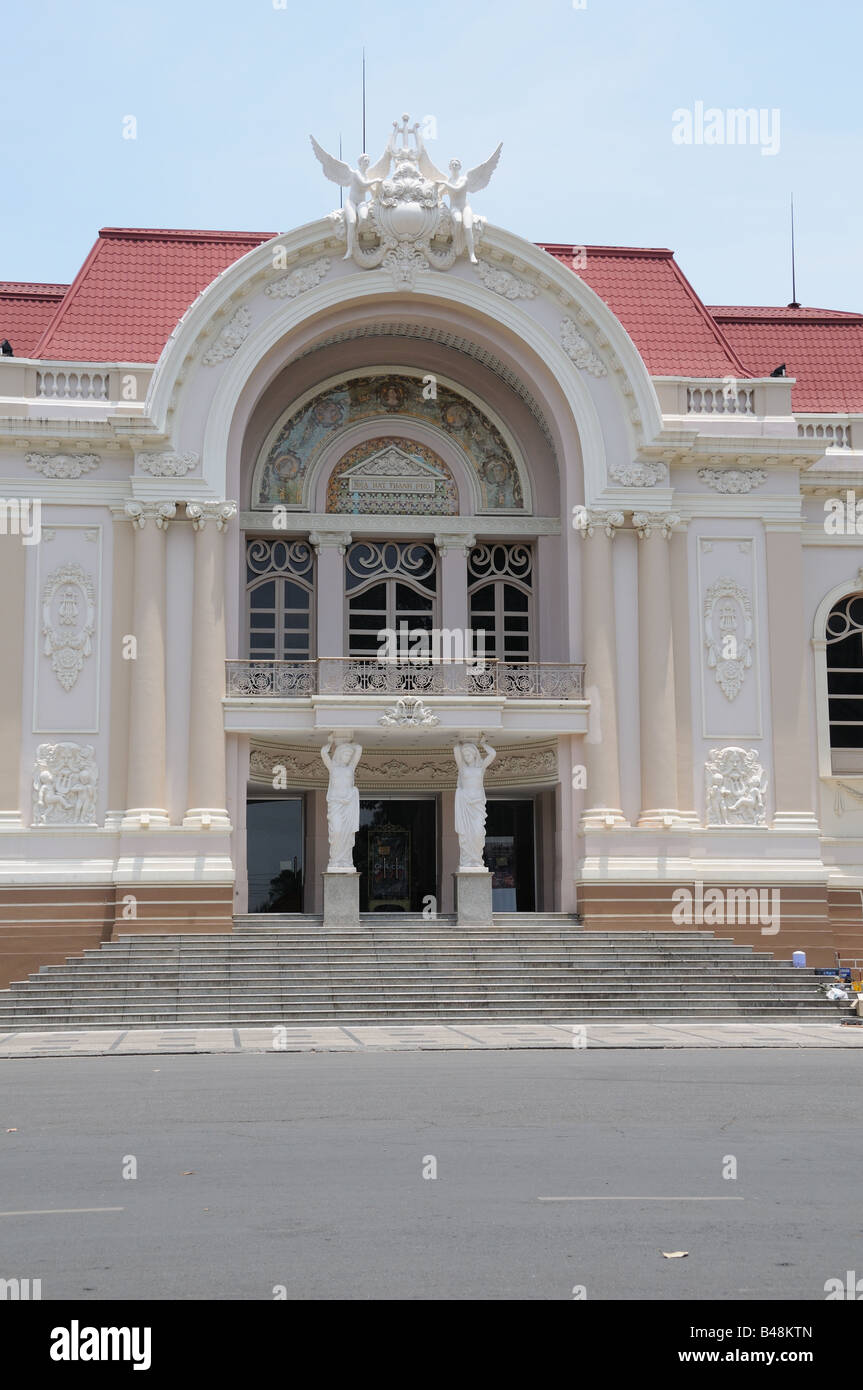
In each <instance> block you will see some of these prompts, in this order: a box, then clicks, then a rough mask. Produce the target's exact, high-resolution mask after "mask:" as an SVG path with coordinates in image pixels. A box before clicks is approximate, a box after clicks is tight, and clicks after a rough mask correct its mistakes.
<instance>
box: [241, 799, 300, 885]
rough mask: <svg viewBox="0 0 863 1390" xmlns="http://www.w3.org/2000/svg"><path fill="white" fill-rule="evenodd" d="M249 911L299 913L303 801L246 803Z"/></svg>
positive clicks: (284, 800) (270, 800)
mask: <svg viewBox="0 0 863 1390" xmlns="http://www.w3.org/2000/svg"><path fill="white" fill-rule="evenodd" d="M246 866H247V872H248V878H249V912H302V910H303V798H302V797H301V796H295V797H293V796H292V797H270V798H269V799H268V800H260V801H248V802H247V803H246Z"/></svg>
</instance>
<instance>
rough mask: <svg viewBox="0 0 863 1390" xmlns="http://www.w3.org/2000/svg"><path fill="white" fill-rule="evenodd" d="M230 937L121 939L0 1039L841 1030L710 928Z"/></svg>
mask: <svg viewBox="0 0 863 1390" xmlns="http://www.w3.org/2000/svg"><path fill="white" fill-rule="evenodd" d="M236 925H237V929H236V930H235V931H234V932H233V933H224V934H220V933H183V934H180V935H171V934H168V933H159V934H158V935H149V934H142V933H130V934H129V935H126V936H123V937H122V938H120V939H119V940H118V941H114V942H110V943H106V944H105V945H103V946H102V947H100V948H99V949H98V950H97V949H90V950H88V951H86V952H85V953H84V955H83V956H82V957H75V958H72V959H70V960H69V961H68V962H67V963H66V964H64V965H55V966H47V967H44V968H43V969H42V970H41V971H39V972H38V974H35V975H33V976H31V977H30V979H29V980H28V981H21V982H16V983H15V984H14V985H13V987H12V988H11V989H10V990H6V991H3V992H0V1029H6V1030H11V1031H21V1030H28V1031H36V1030H39V1029H41V1028H43V1027H45V1028H48V1029H52V1028H53V1029H69V1028H79V1027H114V1028H116V1027H135V1026H154V1027H155V1026H168V1027H186V1026H196V1025H197V1026H206V1025H210V1026H226V1025H231V1024H233V1025H235V1026H240V1025H243V1024H246V1025H250V1026H251V1025H253V1024H260V1025H262V1026H274V1025H275V1024H277V1023H290V1022H296V1023H300V1024H302V1023H313V1022H314V1023H318V1024H320V1023H327V1022H328V1021H330V1022H340V1023H349V1022H351V1021H353V1022H357V1023H363V1022H365V1023H373V1022H380V1021H386V1022H412V1021H413V1022H415V1021H423V1022H429V1021H433V1020H435V1019H446V1020H447V1021H455V1020H459V1019H461V1020H462V1021H470V1020H471V1019H475V1020H476V1019H479V1020H483V1021H495V1020H501V1021H508V1022H517V1021H528V1022H529V1021H531V1020H548V1019H560V1018H562V1019H564V1020H567V1019H573V1020H578V1019H584V1018H591V1019H600V1018H609V1019H611V1018H648V1017H656V1018H672V1017H682V1018H693V1019H697V1018H723V1017H725V1018H747V1019H751V1018H758V1017H762V1018H781V1017H783V1016H784V1017H789V1018H795V1019H799V1018H801V1017H807V1018H821V1019H826V1020H828V1021H829V1020H831V1019H834V1018H835V1017H836V1016H837V1009H836V1006H835V1005H831V1004H830V1003H829V1002H828V1001H826V1000H825V999H824V997H823V995H822V993H821V992H820V990H819V989H818V987H817V985H816V982H815V976H814V974H813V972H811V971H798V970H795V969H794V968H793V967H792V966H791V965H790V963H789V962H787V961H777V960H775V959H774V958H773V956H772V955H771V954H770V953H768V952H754V951H753V950H752V948H751V947H750V946H738V945H735V944H734V943H733V942H732V941H731V940H730V939H727V938H721V937H716V936H714V935H712V934H711V933H710V932H709V931H692V932H664V931H663V932H650V931H648V932H637V931H633V932H626V933H613V932H584V930H583V929H582V928H580V927H578V926H577V925H575V924H574V923H573V921H572V919H571V918H568V917H566V916H564V915H561V916H559V917H557V918H555V917H552V916H551V915H550V914H544V915H543V917H542V918H541V919H538V918H535V917H529V918H526V919H524V920H522V921H517V920H514V919H512V918H510V919H509V920H508V921H506V924H505V926H502V925H501V924H500V923H499V922H496V923H495V925H494V926H493V927H491V928H488V929H477V930H473V931H465V930H463V929H459V928H457V927H456V926H455V925H454V924H451V923H449V922H446V921H442V920H441V919H437V920H436V921H434V922H431V923H430V922H427V921H424V920H423V919H421V918H415V919H414V920H406V919H405V918H404V917H403V916H401V915H400V914H397V915H392V916H390V915H389V914H388V915H387V918H386V920H381V919H380V917H378V916H375V917H374V918H373V919H372V920H371V921H366V920H365V919H364V920H363V922H362V923H361V924H360V925H359V926H358V927H356V928H349V929H339V930H338V931H330V930H325V929H324V928H323V927H320V926H317V925H316V924H315V923H314V922H310V920H309V918H306V917H303V918H296V919H285V920H284V922H282V923H281V924H279V925H272V922H271V921H268V923H267V926H266V928H265V929H263V930H262V929H261V925H260V923H259V922H258V921H253V922H252V923H250V924H249V925H248V926H245V925H244V924H243V923H242V922H239V921H238V923H237V924H236Z"/></svg>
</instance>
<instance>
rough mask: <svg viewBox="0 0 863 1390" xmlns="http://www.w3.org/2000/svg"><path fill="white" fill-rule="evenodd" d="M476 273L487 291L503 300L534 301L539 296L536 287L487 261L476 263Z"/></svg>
mask: <svg viewBox="0 0 863 1390" xmlns="http://www.w3.org/2000/svg"><path fill="white" fill-rule="evenodd" d="M476 273H477V275H478V276H479V278H480V280H482V283H483V284H484V285H485V287H486V289H487V290H493V291H494V293H495V294H499V295H502V296H503V298H504V299H535V298H536V296H537V295H538V294H539V290H538V288H537V286H536V285H531V284H530V283H529V281H527V280H523V279H522V278H521V276H520V275H513V273H512V271H511V270H504V269H503V268H502V267H501V266H496V265H491V263H490V262H489V261H477V266H476Z"/></svg>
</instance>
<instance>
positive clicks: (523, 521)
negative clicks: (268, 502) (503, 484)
mask: <svg viewBox="0 0 863 1390" xmlns="http://www.w3.org/2000/svg"><path fill="white" fill-rule="evenodd" d="M163 491H164V489H163ZM240 526H241V528H242V529H243V530H244V531H260V532H263V533H264V534H265V535H273V536H287V535H295V534H297V533H298V532H299V533H301V534H303V535H305V534H310V533H311V532H313V531H314V532H316V533H323V534H332V535H336V534H345V535H347V534H353V535H355V536H356V535H360V534H362V535H369V536H377V535H379V534H380V532H381V529H382V526H385V527H386V530H387V533H388V534H392V535H393V536H396V535H399V534H403V535H428V534H429V532H431V533H441V534H445V535H447V536H450V537H453V536H465V537H467V536H478V537H480V538H481V537H483V536H556V535H559V534H560V531H561V521H560V517H556V516H520V515H517V514H513V515H512V516H501V515H500V514H497V515H494V516H470V515H468V516H465V515H462V516H424V515H421V516H387V517H382V516H378V515H376V514H373V513H370V514H368V515H366V516H354V515H353V514H352V513H347V512H345V513H339V512H288V513H287V525H286V526H276V525H275V524H274V522H273V517H272V513H271V512H253V511H242V512H240Z"/></svg>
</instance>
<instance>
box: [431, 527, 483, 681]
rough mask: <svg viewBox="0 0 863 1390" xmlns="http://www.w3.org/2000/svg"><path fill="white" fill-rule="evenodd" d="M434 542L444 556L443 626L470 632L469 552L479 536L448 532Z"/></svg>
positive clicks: (442, 577)
mask: <svg viewBox="0 0 863 1390" xmlns="http://www.w3.org/2000/svg"><path fill="white" fill-rule="evenodd" d="M434 543H435V546H436V548H437V552H438V554H439V556H440V625H441V627H442V628H448V629H449V630H450V631H451V632H454V631H461V632H467V630H468V628H469V627H470V604H469V603H468V597H467V590H468V574H467V557H468V551H469V550H470V549H471V548H472V547H473V546H475V545H476V536H465V535H463V534H453V533H450V532H446V533H442V534H441V535H437V536H435V538H434ZM448 654H449V653H444V655H448Z"/></svg>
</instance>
